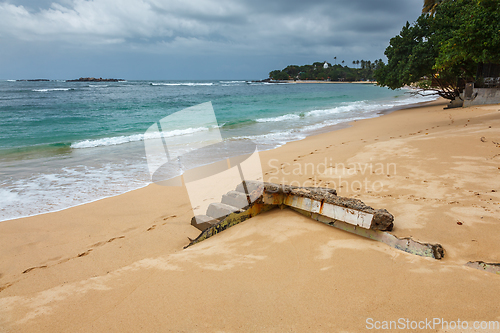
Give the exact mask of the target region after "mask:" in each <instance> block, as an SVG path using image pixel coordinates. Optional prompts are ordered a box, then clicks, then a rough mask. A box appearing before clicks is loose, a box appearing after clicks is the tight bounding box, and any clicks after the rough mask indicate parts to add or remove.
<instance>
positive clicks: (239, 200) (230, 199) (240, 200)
mask: <svg viewBox="0 0 500 333" xmlns="http://www.w3.org/2000/svg"><path fill="white" fill-rule="evenodd" d="M221 202H222V203H223V204H226V205H230V206H233V207H238V208H244V207H246V206H248V205H250V204H251V203H252V202H251V201H250V196H249V195H247V194H245V193H243V192H238V191H229V192H227V193H226V194H224V195H223V196H222V200H221Z"/></svg>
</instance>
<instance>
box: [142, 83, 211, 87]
mask: <svg viewBox="0 0 500 333" xmlns="http://www.w3.org/2000/svg"><path fill="white" fill-rule="evenodd" d="M151 85H152V86H191V87H194V86H213V83H212V82H206V83H205V82H177V83H162V82H160V83H155V82H152V83H151Z"/></svg>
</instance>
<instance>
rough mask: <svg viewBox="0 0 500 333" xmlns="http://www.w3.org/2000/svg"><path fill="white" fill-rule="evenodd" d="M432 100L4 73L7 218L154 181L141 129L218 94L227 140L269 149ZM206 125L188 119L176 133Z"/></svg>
mask: <svg viewBox="0 0 500 333" xmlns="http://www.w3.org/2000/svg"><path fill="white" fill-rule="evenodd" d="M432 99H433V98H432V97H422V96H410V95H409V94H408V93H406V92H405V91H402V90H401V91H391V90H388V89H385V88H380V87H376V86H374V85H371V84H267V83H252V82H247V81H196V82H194V81H190V82H187V81H186V82H184V81H126V82H106V83H88V82H87V83H83V82H63V81H50V82H26V81H0V127H1V131H0V221H2V220H7V219H12V218H16V217H21V216H30V215H36V214H40V213H45V212H50V211H55V210H60V209H64V208H68V207H71V206H75V205H78V204H82V203H86V202H90V201H93V200H97V199H100V198H104V197H107V196H112V195H116V194H120V193H123V192H126V191H129V190H132V189H136V188H139V187H143V186H145V185H147V184H149V183H150V175H149V172H148V169H147V165H146V156H145V153H144V136H143V134H144V132H145V131H146V130H147V129H148V127H149V126H151V125H152V124H153V123H155V122H156V121H158V120H160V119H162V118H164V117H166V116H168V115H169V114H172V113H174V112H176V111H180V110H182V109H184V108H187V107H190V106H194V105H197V104H200V103H204V102H208V101H211V102H212V105H213V108H214V111H215V114H216V117H217V121H218V124H219V128H220V130H221V134H222V137H223V138H225V139H227V140H232V141H235V142H236V143H237V142H242V143H243V142H245V141H246V140H252V141H254V142H256V143H257V144H258V147H259V149H260V150H265V149H272V148H274V147H278V146H280V145H283V144H284V143H286V142H289V141H294V140H299V139H302V138H305V137H306V136H308V135H311V134H315V133H320V132H325V131H328V130H331V129H332V126H334V125H337V124H339V123H343V122H349V121H352V120H356V119H363V118H370V117H375V116H377V115H379V113H380V112H381V111H384V110H388V109H393V108H398V107H402V106H404V105H408V104H413V103H417V102H422V101H428V100H432ZM199 130H200V129H199V128H193V127H190V119H186V120H185V125H183V128H180V129H177V130H176V131H175V132H174V131H172V132H171V133H170V134H169V135H172V136H179V137H180V138H182V136H186V137H188V136H189V135H192V133H195V132H197V131H199ZM236 147H237V145H236ZM233 153H234V155H237V154H238V149H237V148H236V149H235V151H234V152H233ZM209 162H211V161H210V157H208V156H207V157H205V158H203V160H200V161H199V164H200V165H201V164H206V163H209Z"/></svg>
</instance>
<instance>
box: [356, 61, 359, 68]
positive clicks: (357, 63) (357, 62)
mask: <svg viewBox="0 0 500 333" xmlns="http://www.w3.org/2000/svg"><path fill="white" fill-rule="evenodd" d="M356 65H358V68H359V60H356Z"/></svg>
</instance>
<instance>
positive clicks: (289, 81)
mask: <svg viewBox="0 0 500 333" xmlns="http://www.w3.org/2000/svg"><path fill="white" fill-rule="evenodd" d="M271 82H276V83H356V84H377V82H376V81H321V80H283V81H271Z"/></svg>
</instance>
